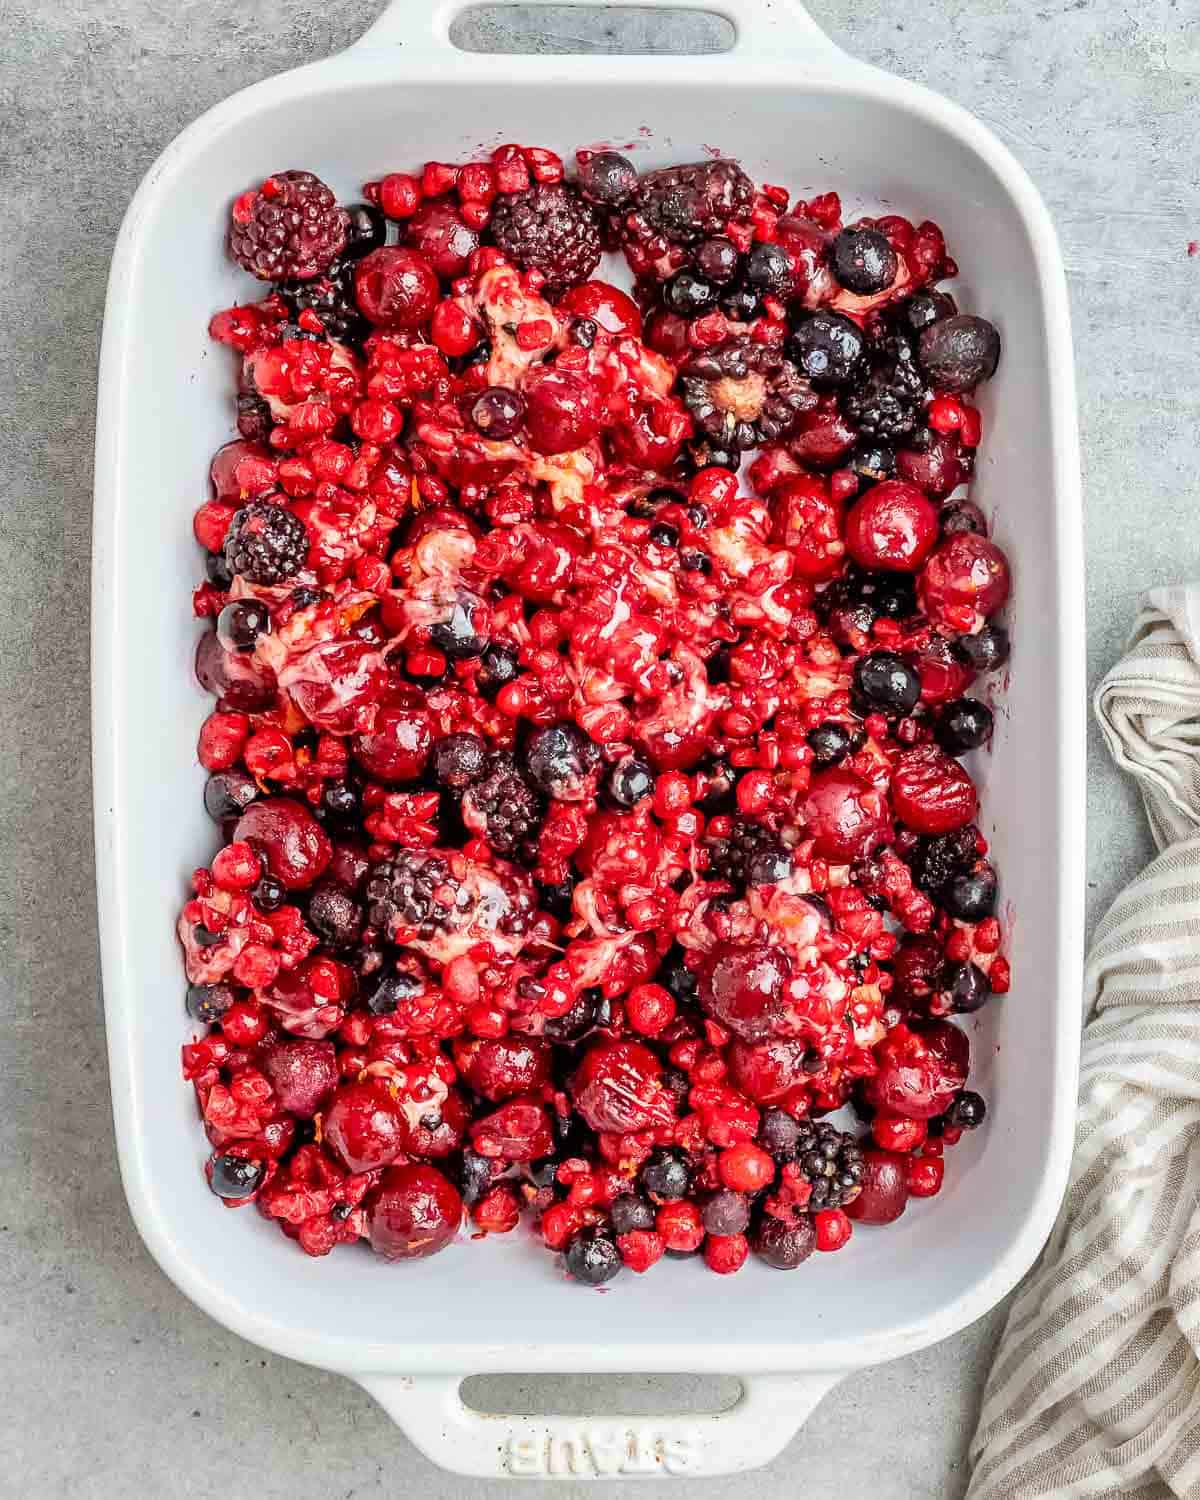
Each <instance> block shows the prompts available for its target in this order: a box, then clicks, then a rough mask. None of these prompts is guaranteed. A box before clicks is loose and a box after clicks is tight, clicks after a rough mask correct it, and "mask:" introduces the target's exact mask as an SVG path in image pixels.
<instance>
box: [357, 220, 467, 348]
mask: <svg viewBox="0 0 1200 1500" xmlns="http://www.w3.org/2000/svg"><path fill="white" fill-rule="evenodd" d="M385 206H386V205H385ZM404 240H405V244H407V245H409V246H410V247H411V248H412V249H413V250H415V251H416V252H417V253H418V255H420V256H422V257H423V258H424V259H425V260H426V261H428V263H429V264H430V265H431V266H432V267H433V269H434V270H435V271H436V272H437V274H438V275H439V276H440V277H441V278H442V280H443V281H453V280H454V278H455V277H456V276H461V275H462V274H463V273H464V272H465V271H466V269H467V262H468V261H469V260H470V258H471V256H472V255H474V253H475V251H476V250H478V249H479V230H478V229H474V228H472V227H471V225H470V224H468V223H467V222H466V220H465V219H464V218H463V216H462V214H460V213H459V211H458V209H457V208H456V207H455V205H454V203H453V202H452V201H451V200H450V199H449V198H427V199H426V200H425V202H424V203H422V204H421V206H420V207H419V208H418V209H417V210H416V212H415V213H413V214H412V215H411V216H410V218H409V220H408V229H407V231H406V233H405V236H404ZM369 316H370V314H368V317H369ZM372 321H375V320H372ZM418 321H420V320H418ZM405 326H408V327H411V326H412V325H411V324H407V325H405Z"/></svg>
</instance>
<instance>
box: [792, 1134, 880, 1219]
mask: <svg viewBox="0 0 1200 1500" xmlns="http://www.w3.org/2000/svg"><path fill="white" fill-rule="evenodd" d="M797 1123H798V1126H799V1134H798V1136H797V1138H796V1155H795V1158H794V1160H795V1162H796V1165H797V1167H798V1168H799V1169H800V1175H801V1176H802V1177H803V1178H805V1180H806V1181H808V1182H809V1183H811V1185H812V1196H811V1197H810V1198H809V1200H808V1208H809V1211H810V1212H811V1213H817V1212H818V1211H819V1210H820V1209H823V1208H843V1207H844V1206H845V1205H846V1204H847V1203H850V1202H852V1201H853V1200H854V1199H855V1198H857V1197H858V1195H859V1193H860V1192H861V1191H862V1179H863V1172H864V1170H865V1169H864V1166H863V1154H862V1148H861V1147H860V1146H859V1144H858V1142H857V1141H856V1140H855V1139H854V1137H853V1136H852V1135H846V1134H845V1133H844V1132H842V1131H840V1130H838V1129H837V1128H836V1126H833V1125H831V1124H830V1123H829V1121H828V1120H820V1121H814V1120H800V1121H798V1122H797Z"/></svg>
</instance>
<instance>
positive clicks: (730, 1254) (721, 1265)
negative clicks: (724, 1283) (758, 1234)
mask: <svg viewBox="0 0 1200 1500" xmlns="http://www.w3.org/2000/svg"><path fill="white" fill-rule="evenodd" d="M749 1254H750V1246H749V1244H748V1243H747V1241H746V1236H745V1235H744V1234H710V1235H709V1237H708V1239H707V1240H705V1242H704V1264H705V1265H706V1266H707V1267H708V1269H709V1270H710V1271H715V1272H716V1273H717V1275H718V1276H729V1275H732V1273H733V1272H734V1271H740V1270H741V1269H742V1267H743V1266H744V1265H745V1264H746V1257H747V1256H748V1255H749Z"/></svg>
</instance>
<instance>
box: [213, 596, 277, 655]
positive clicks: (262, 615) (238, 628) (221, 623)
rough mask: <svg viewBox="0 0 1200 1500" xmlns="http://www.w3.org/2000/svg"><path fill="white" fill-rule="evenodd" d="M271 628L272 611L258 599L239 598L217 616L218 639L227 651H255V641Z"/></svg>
mask: <svg viewBox="0 0 1200 1500" xmlns="http://www.w3.org/2000/svg"><path fill="white" fill-rule="evenodd" d="M270 628H271V616H270V613H269V612H268V610H267V607H266V605H265V604H260V603H259V602H258V600H257V599H237V600H235V601H234V602H233V603H232V604H227V605H226V606H225V608H224V609H223V610H222V611H221V613H220V614H219V615H218V616H217V639H218V640H219V641H220V642H221V644H222V646H224V647H225V649H226V650H227V651H253V650H254V643H255V641H257V640H258V638H259V636H260V635H262V633H263V631H265V630H270Z"/></svg>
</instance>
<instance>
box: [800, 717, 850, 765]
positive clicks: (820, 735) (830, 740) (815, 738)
mask: <svg viewBox="0 0 1200 1500" xmlns="http://www.w3.org/2000/svg"><path fill="white" fill-rule="evenodd" d="M805 740H806V741H807V743H808V748H809V749H810V750H811V751H812V753H813V764H814V765H815V766H818V767H820V768H821V769H824V767H826V766H836V765H837V764H838V762H839V761H842V760H845V758H846V757H847V755H849V754H850V752H851V751H852V750H853V749H854V740H855V736H854V735H852V734H851V733H850V731H849V730H848V729H847V728H846V726H845V725H844V724H839V723H837V722H836V721H835V720H834V719H826V720H825V721H824V722H823V723H821V724H818V725H817V727H816V728H815V729H810V730H809V731H808V733H807V735H805Z"/></svg>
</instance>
